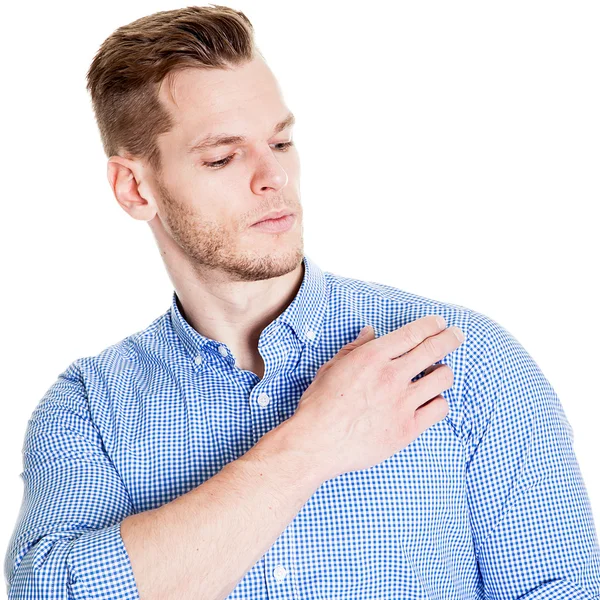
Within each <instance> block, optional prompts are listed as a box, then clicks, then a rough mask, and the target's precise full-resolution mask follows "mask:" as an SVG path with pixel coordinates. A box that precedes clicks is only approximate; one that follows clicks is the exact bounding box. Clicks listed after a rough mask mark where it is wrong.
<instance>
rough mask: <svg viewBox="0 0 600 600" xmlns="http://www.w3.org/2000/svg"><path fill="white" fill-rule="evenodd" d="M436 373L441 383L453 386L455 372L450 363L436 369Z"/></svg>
mask: <svg viewBox="0 0 600 600" xmlns="http://www.w3.org/2000/svg"><path fill="white" fill-rule="evenodd" d="M436 375H437V377H438V380H439V381H440V383H443V384H445V385H447V386H448V387H452V386H453V385H454V372H453V371H452V369H451V368H450V367H449V366H448V365H446V364H444V365H443V366H441V367H439V368H438V369H436Z"/></svg>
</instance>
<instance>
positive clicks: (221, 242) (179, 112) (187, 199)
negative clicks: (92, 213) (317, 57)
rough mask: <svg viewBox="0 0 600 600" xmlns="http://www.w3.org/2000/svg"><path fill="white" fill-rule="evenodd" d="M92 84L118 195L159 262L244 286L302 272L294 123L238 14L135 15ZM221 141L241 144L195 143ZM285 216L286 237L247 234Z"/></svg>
mask: <svg viewBox="0 0 600 600" xmlns="http://www.w3.org/2000/svg"><path fill="white" fill-rule="evenodd" d="M87 78H88V86H87V87H88V90H89V91H90V93H91V96H92V103H93V106H94V111H95V114H96V120H97V123H98V126H99V129H100V134H101V137H102V143H103V146H104V150H105V153H106V155H107V157H109V165H108V177H109V181H110V182H111V186H112V187H113V190H114V193H115V196H116V197H117V200H118V201H119V203H120V205H121V206H122V207H123V208H124V210H126V211H127V212H128V213H129V214H130V215H131V216H132V217H134V218H136V219H140V220H145V221H148V223H149V225H150V227H151V228H152V231H153V233H154V235H155V237H156V239H157V242H158V244H159V247H160V249H161V253H162V255H163V259H165V258H167V254H175V255H177V258H180V259H184V260H185V261H186V262H187V263H189V265H190V266H191V267H192V269H194V270H195V271H196V272H197V273H198V274H202V273H206V269H218V270H219V271H220V272H221V273H222V274H223V275H224V276H225V278H226V279H228V280H237V281H257V280H261V279H269V278H272V277H278V276H281V275H284V274H286V273H289V272H290V271H292V270H293V269H295V268H297V267H298V265H299V263H300V262H301V261H302V258H303V255H304V249H303V238H302V208H301V205H300V163H299V158H298V153H297V151H296V148H295V146H294V145H293V141H292V124H293V123H292V122H293V118H292V117H291V113H290V110H289V108H288V107H287V106H286V104H285V102H284V100H283V96H282V93H281V90H280V88H279V86H278V83H277V81H276V79H275V77H274V76H273V74H272V72H271V71H270V69H269V68H268V66H267V64H266V62H265V61H264V59H263V57H262V54H261V53H260V51H259V50H258V48H257V47H256V46H255V44H254V39H253V28H252V25H251V24H250V21H249V20H248V19H247V18H246V17H245V15H244V14H243V13H241V12H238V11H235V10H233V9H231V8H228V7H225V6H214V5H213V7H187V8H183V9H178V10H171V11H163V12H159V13H155V14H153V15H149V16H147V17H143V18H141V19H138V20H136V21H134V22H132V23H130V24H129V25H125V26H123V27H120V28H118V29H117V30H116V31H115V32H114V33H113V34H112V35H111V36H110V37H109V38H107V39H106V40H105V42H104V43H103V44H102V46H101V47H100V49H99V50H98V53H97V54H96V56H95V58H94V60H93V62H92V64H91V66H90V69H89V71H88V74H87ZM277 125H279V127H277ZM225 134H226V135H229V136H240V137H242V138H243V139H238V140H237V141H233V140H230V141H229V142H228V143H227V144H226V145H221V146H216V147H210V146H207V145H205V146H203V147H199V146H200V144H201V142H206V141H207V138H208V136H209V135H210V136H211V137H212V138H214V137H215V136H221V135H225ZM290 142H292V143H291V144H290ZM208 163H216V164H213V165H212V166H211V165H209V164H208ZM280 209H288V210H290V211H291V212H293V213H295V222H294V224H293V226H292V228H291V229H289V230H288V231H286V232H283V233H278V234H274V233H267V232H264V231H263V230H260V229H257V228H256V227H252V226H251V225H252V224H253V223H255V222H256V221H258V220H259V219H261V218H262V217H263V215H265V214H266V213H268V212H270V211H272V210H275V211H277V210H280ZM167 264H168V263H167ZM172 264H173V263H171V265H172Z"/></svg>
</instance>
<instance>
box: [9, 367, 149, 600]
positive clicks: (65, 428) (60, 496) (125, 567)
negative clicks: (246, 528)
mask: <svg viewBox="0 0 600 600" xmlns="http://www.w3.org/2000/svg"><path fill="white" fill-rule="evenodd" d="M20 476H21V478H22V479H23V482H24V493H23V500H22V504H21V509H20V512H19V515H18V518H17V524H16V526H15V529H14V531H13V534H12V537H11V540H10V542H9V546H8V551H7V554H6V557H5V562H4V575H5V580H6V586H7V592H8V597H9V600H12V599H15V600H16V599H17V598H53V599H74V600H77V599H83V598H86V599H87V598H106V599H108V598H110V599H112V600H114V599H117V598H123V599H127V600H134V599H136V600H137V599H139V595H138V590H137V587H136V584H135V579H134V576H133V571H132V568H131V564H130V562H129V556H128V554H127V551H126V549H125V546H124V544H123V540H122V538H121V534H120V526H121V521H122V519H124V518H125V517H126V516H128V515H129V514H132V512H133V510H132V504H131V499H130V497H129V495H128V493H127V491H126V489H125V486H124V484H123V482H122V480H121V479H120V477H119V475H118V473H117V471H116V469H115V467H114V465H113V464H112V462H111V460H110V458H109V457H108V455H107V453H106V452H105V449H104V445H103V442H102V439H101V437H100V434H99V431H98V429H97V428H96V426H95V425H94V423H93V422H92V420H91V417H90V411H89V407H88V403H87V394H86V390H85V386H84V384H83V382H82V379H81V372H80V369H79V368H78V366H77V361H75V362H74V363H72V364H71V365H70V366H69V367H68V368H67V369H66V370H65V371H64V372H63V373H61V374H60V375H59V377H58V380H57V381H56V382H55V383H54V384H53V385H52V386H51V387H50V389H49V390H48V391H47V392H46V394H45V395H44V397H43V398H42V400H41V401H40V403H39V404H38V406H37V407H36V409H35V410H34V412H33V414H32V416H31V418H30V419H29V421H28V424H27V429H26V432H25V441H24V444H23V472H22V473H21V475H20Z"/></svg>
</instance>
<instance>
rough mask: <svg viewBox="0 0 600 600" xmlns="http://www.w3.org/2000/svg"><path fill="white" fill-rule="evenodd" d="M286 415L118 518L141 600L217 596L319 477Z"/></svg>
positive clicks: (215, 598)
mask: <svg viewBox="0 0 600 600" xmlns="http://www.w3.org/2000/svg"><path fill="white" fill-rule="evenodd" d="M292 427H293V425H292V421H291V419H288V420H287V421H285V422H284V423H282V424H281V425H279V426H278V427H277V428H275V429H273V430H271V431H270V432H268V433H267V434H266V435H264V436H263V438H262V439H261V440H260V441H259V443H258V444H257V445H256V446H254V447H253V448H252V449H250V450H249V451H248V452H247V453H246V454H244V455H243V456H242V457H240V458H239V459H238V460H235V461H232V462H230V463H229V464H227V465H225V467H223V469H221V471H220V472H219V473H217V474H216V475H214V476H213V477H211V478H210V479H208V480H207V481H205V482H204V483H203V484H202V485H200V486H198V487H197V488H195V489H193V490H191V491H190V492H188V493H186V494H183V495H182V496H179V497H178V498H176V499H175V500H173V501H172V502H169V503H167V504H164V505H163V506H161V507H159V508H157V509H154V510H150V511H146V512H143V513H138V514H136V515H131V516H129V517H127V518H126V519H124V520H123V522H122V524H121V536H122V538H123V543H124V544H125V547H126V549H127V553H128V554H129V557H130V561H131V566H132V569H133V573H134V576H135V580H136V584H137V587H138V591H139V594H140V598H141V600H152V599H154V598H160V599H161V600H166V599H170V598H173V599H177V600H186V599H188V598H189V599H192V598H193V599H197V598H203V599H204V600H221V599H223V598H226V597H227V596H228V595H229V594H230V593H231V591H232V590H233V589H234V588H235V586H236V585H237V584H238V583H239V581H240V580H241V579H242V577H243V576H244V575H245V574H246V572H247V571H249V570H250V569H251V568H252V567H253V566H254V565H255V564H256V562H257V561H258V560H259V559H260V558H261V557H262V556H263V554H265V552H266V551H267V550H268V549H269V548H270V547H271V546H272V545H273V543H274V542H275V541H276V539H277V538H278V537H279V535H280V534H281V532H282V531H283V530H284V529H285V527H286V526H287V525H288V524H289V523H290V522H291V521H292V519H293V518H294V517H295V516H296V515H297V514H298V512H299V511H300V510H301V508H302V507H303V506H304V504H305V503H306V502H307V500H308V499H309V498H310V497H311V496H312V494H313V493H314V492H315V491H316V490H317V488H318V487H319V486H320V485H321V483H322V482H323V481H324V480H325V478H324V477H320V476H319V475H318V474H317V472H316V471H315V470H314V468H315V465H314V462H313V461H311V460H310V459H309V457H308V456H306V455H303V454H302V452H301V451H299V450H295V449H294V448H296V447H297V444H292V443H290V442H291V440H292V439H293V435H294V431H293V429H292Z"/></svg>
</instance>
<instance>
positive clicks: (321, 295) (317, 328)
mask: <svg viewBox="0 0 600 600" xmlns="http://www.w3.org/2000/svg"><path fill="white" fill-rule="evenodd" d="M302 262H303V264H304V277H303V279H302V284H301V285H300V288H299V289H298V293H297V294H296V296H295V297H294V299H293V300H292V302H291V303H290V304H289V305H288V307H287V308H286V309H285V310H284V311H283V312H282V313H281V314H280V315H279V316H278V317H277V318H276V319H275V320H274V321H273V322H272V323H269V325H267V327H266V328H265V335H267V336H268V335H270V333H271V332H272V331H274V330H275V329H276V328H278V327H281V325H287V326H289V327H290V328H291V330H292V331H293V332H294V334H295V335H296V336H297V337H298V339H299V340H300V342H301V343H302V344H309V345H317V344H318V342H319V339H320V336H321V330H322V325H323V319H324V316H325V311H326V309H327V301H328V296H329V294H328V288H327V281H326V278H325V275H324V273H323V271H322V270H321V269H320V268H319V266H318V265H317V264H316V263H315V262H314V261H313V260H312V259H310V258H309V257H308V256H306V255H304V258H303V259H302ZM169 312H170V319H171V324H172V326H173V329H174V331H175V333H176V334H177V336H178V337H179V339H180V340H181V342H182V343H183V345H184V346H185V348H186V349H187V351H188V352H189V353H190V355H191V357H192V358H194V357H196V356H197V355H198V353H199V352H200V351H202V350H204V346H205V345H206V344H212V345H215V344H217V345H219V344H220V342H217V341H216V340H213V339H211V338H208V337H206V336H204V335H202V334H201V333H199V332H198V331H196V330H195V329H194V328H193V327H192V326H191V325H190V324H189V323H188V321H187V320H186V319H185V318H184V317H183V315H182V313H181V310H180V309H179V304H178V298H177V292H176V291H173V296H172V300H171V308H170V311H169Z"/></svg>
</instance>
